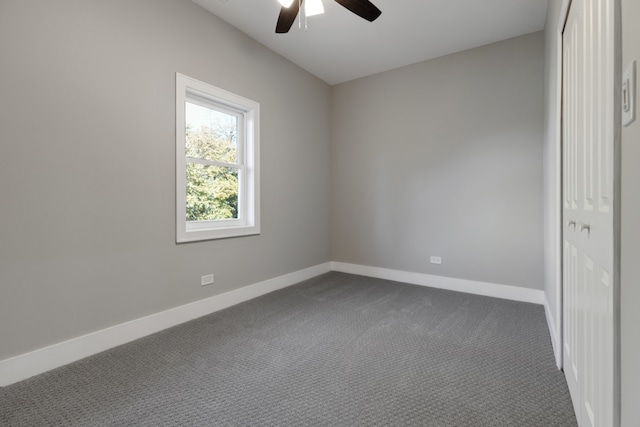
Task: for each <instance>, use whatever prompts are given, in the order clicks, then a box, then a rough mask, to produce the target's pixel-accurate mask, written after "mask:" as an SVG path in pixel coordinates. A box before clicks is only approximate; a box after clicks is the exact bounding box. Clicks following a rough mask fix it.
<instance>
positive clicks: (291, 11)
mask: <svg viewBox="0 0 640 427" xmlns="http://www.w3.org/2000/svg"><path fill="white" fill-rule="evenodd" d="M301 4H302V1H300V2H298V0H293V3H292V4H291V6H289V7H283V8H282V9H280V16H278V23H277V24H276V33H278V34H281V33H288V32H289V30H290V29H291V26H292V25H293V23H294V22H295V20H296V16H298V11H299V10H300V5H301Z"/></svg>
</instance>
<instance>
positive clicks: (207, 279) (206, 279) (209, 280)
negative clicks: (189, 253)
mask: <svg viewBox="0 0 640 427" xmlns="http://www.w3.org/2000/svg"><path fill="white" fill-rule="evenodd" d="M212 284H213V274H207V275H206V276H202V277H201V278H200V286H207V285H212Z"/></svg>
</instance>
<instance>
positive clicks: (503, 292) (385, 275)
mask: <svg viewBox="0 0 640 427" xmlns="http://www.w3.org/2000/svg"><path fill="white" fill-rule="evenodd" d="M331 270H333V271H341V272H343V273H350V274H358V275H361V276H368V277H376V278H378V279H387V280H394V281H396V282H403V283H411V284H413V285H420V286H428V287H431V288H438V289H447V290H450V291H457V292H465V293H468V294H475V295H483V296H487V297H495V298H502V299H508V300H513V301H521V302H529V303H533V304H540V305H542V304H544V292H543V291H541V290H537V289H529V288H520V287H517V286H508V285H498V284H495V283H486V282H477V281H474V280H465V279H455V278H452V277H443V276H433V275H430V274H423V273H412V272H409V271H401V270H390V269H388V268H380V267H370V266H366V265H358V264H348V263H344V262H332V263H331Z"/></svg>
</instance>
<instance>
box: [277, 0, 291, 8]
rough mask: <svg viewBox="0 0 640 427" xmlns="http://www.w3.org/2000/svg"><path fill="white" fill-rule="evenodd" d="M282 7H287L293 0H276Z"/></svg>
mask: <svg viewBox="0 0 640 427" xmlns="http://www.w3.org/2000/svg"><path fill="white" fill-rule="evenodd" d="M278 3H280V4H281V5H282V7H289V6H291V5H292V4H293V0H278Z"/></svg>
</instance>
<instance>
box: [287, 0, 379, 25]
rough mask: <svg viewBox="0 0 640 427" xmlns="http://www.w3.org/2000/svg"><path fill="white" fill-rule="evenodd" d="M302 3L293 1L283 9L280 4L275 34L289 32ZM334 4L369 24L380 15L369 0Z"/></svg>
mask: <svg viewBox="0 0 640 427" xmlns="http://www.w3.org/2000/svg"><path fill="white" fill-rule="evenodd" d="M302 1H303V0H293V2H290V6H288V7H285V6H284V3H282V2H281V3H282V4H283V6H282V9H280V16H278V23H277V24H276V33H288V32H289V29H291V26H292V25H293V22H294V21H295V20H296V16H298V12H299V10H300V6H301V5H302ZM336 2H338V3H340V4H341V5H342V6H344V7H345V8H347V9H349V10H350V11H351V12H353V13H355V14H356V15H358V16H359V17H361V18H363V19H366V20H367V21H369V22H373V21H375V20H376V19H377V18H378V16H380V14H381V13H382V12H381V11H380V9H378V8H377V7H376V6H375V5H374V4H373V3H371V2H370V1H369V0H336ZM287 3H289V2H287Z"/></svg>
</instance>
